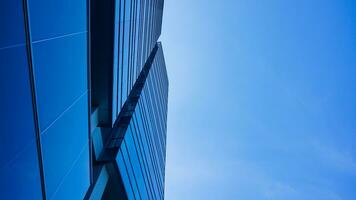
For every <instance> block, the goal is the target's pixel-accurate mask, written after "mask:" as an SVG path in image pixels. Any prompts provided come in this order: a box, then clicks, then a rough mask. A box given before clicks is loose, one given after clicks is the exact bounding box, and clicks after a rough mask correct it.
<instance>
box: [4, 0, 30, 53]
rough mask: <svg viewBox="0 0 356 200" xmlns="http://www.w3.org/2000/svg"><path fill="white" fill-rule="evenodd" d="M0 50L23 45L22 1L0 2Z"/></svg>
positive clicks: (5, 0) (6, 0) (9, 0)
mask: <svg viewBox="0 0 356 200" xmlns="http://www.w3.org/2000/svg"><path fill="white" fill-rule="evenodd" d="M0 27H1V31H0V49H1V48H2V47H6V46H10V45H16V44H23V43H25V24H24V17H23V9H22V1H14V0H2V1H0Z"/></svg>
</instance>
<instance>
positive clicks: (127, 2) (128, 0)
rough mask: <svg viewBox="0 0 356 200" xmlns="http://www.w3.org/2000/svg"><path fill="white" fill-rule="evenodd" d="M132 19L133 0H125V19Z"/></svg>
mask: <svg viewBox="0 0 356 200" xmlns="http://www.w3.org/2000/svg"><path fill="white" fill-rule="evenodd" d="M130 19H131V0H125V21H126V20H130Z"/></svg>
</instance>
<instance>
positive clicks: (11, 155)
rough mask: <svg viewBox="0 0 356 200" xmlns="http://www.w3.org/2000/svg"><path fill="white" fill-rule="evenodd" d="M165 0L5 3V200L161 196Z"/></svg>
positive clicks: (1, 19)
mask: <svg viewBox="0 0 356 200" xmlns="http://www.w3.org/2000/svg"><path fill="white" fill-rule="evenodd" d="M162 13H163V0H108V1H102V0H22V1H20V0H4V1H1V2H0V27H1V31H0V92H1V94H2V98H0V113H1V122H0V124H1V126H2V128H1V131H0V138H1V139H0V197H1V199H4V200H7V199H74V200H75V199H164V180H165V159H166V133H167V104H168V77H167V71H166V67H165V61H164V56H163V51H162V45H161V43H160V42H157V41H158V39H159V36H160V34H161V24H162Z"/></svg>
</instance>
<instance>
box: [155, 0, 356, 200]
mask: <svg viewBox="0 0 356 200" xmlns="http://www.w3.org/2000/svg"><path fill="white" fill-rule="evenodd" d="M160 40H161V41H162V45H163V50H164V54H165V60H166V65H167V70H168V76H169V81H170V86H169V106H168V136H167V161H166V179H165V197H166V199H167V200H182V199H183V200H184V199H188V200H189V199H204V200H209V199H214V200H215V199H243V200H256V199H258V200H286V199H288V200H355V199H356V1H353V0H288V1H286V0H269V1H266V0H225V1H214V0H211V1H206V0H194V1H192V0H165V6H164V16H163V27H162V35H161V38H160Z"/></svg>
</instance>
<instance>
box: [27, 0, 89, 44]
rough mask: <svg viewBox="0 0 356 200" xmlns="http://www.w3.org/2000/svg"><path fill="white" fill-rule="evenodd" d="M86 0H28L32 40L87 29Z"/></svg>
mask: <svg viewBox="0 0 356 200" xmlns="http://www.w3.org/2000/svg"><path fill="white" fill-rule="evenodd" d="M86 2H87V1H86V0H60V1H43V0H28V4H29V18H30V28H31V36H32V40H33V41H37V40H42V39H48V38H52V37H57V36H62V35H65V34H73V33H78V32H83V31H87V23H86V20H87V16H86V11H87V8H86Z"/></svg>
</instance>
